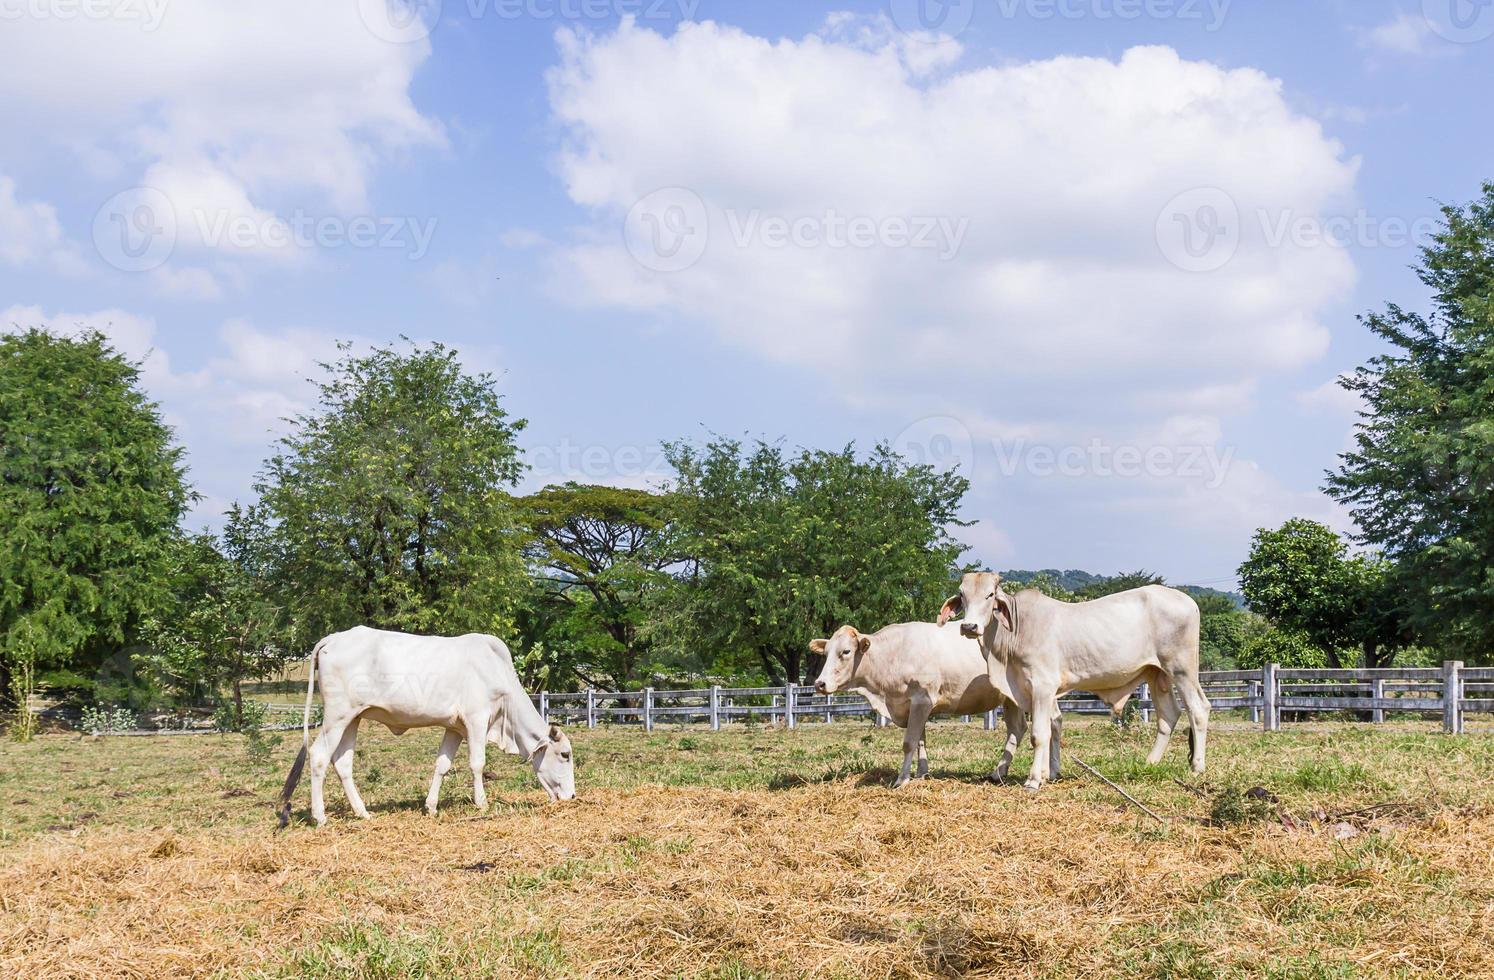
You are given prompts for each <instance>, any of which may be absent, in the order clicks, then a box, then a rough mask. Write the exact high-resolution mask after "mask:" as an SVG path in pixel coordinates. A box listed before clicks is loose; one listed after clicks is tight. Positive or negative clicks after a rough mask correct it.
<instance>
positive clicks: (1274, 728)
mask: <svg viewBox="0 0 1494 980" xmlns="http://www.w3.org/2000/svg"><path fill="white" fill-rule="evenodd" d="M1279 666H1280V664H1266V665H1265V666H1264V667H1262V668H1261V694H1262V696H1263V698H1264V701H1265V704H1264V706H1263V707H1264V710H1263V711H1262V712H1261V714H1263V715H1264V716H1265V720H1264V727H1265V729H1266V731H1268V732H1279V731H1281V705H1280V704H1278V703H1277V700H1276V698H1277V691H1276V670H1277V668H1278V667H1279Z"/></svg>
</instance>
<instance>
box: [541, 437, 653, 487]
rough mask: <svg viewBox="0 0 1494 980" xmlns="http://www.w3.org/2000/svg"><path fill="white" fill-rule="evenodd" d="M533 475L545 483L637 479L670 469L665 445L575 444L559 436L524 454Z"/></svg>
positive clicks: (641, 479) (644, 479) (651, 476)
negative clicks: (551, 442) (557, 440)
mask: <svg viewBox="0 0 1494 980" xmlns="http://www.w3.org/2000/svg"><path fill="white" fill-rule="evenodd" d="M524 459H525V462H527V463H528V464H529V475H530V477H531V478H532V479H537V480H540V481H542V482H544V483H554V482H557V481H563V480H581V481H586V482H591V483H604V482H609V481H622V482H639V481H647V480H651V479H662V478H664V477H665V476H667V475H668V474H669V473H671V472H673V470H672V469H671V468H670V466H669V461H668V459H666V458H665V455H664V447H663V446H661V445H658V444H655V445H651V446H603V445H597V444H591V445H585V446H582V445H577V444H576V443H573V442H571V441H570V440H569V439H562V440H560V441H559V442H558V443H556V444H554V445H545V446H536V447H533V448H532V449H529V450H528V451H526V452H525V454H524Z"/></svg>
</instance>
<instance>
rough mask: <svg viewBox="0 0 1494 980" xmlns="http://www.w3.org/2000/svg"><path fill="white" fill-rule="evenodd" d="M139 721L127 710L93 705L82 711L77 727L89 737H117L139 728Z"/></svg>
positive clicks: (133, 713)
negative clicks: (121, 733)
mask: <svg viewBox="0 0 1494 980" xmlns="http://www.w3.org/2000/svg"><path fill="white" fill-rule="evenodd" d="M139 724H140V722H139V719H138V718H136V717H135V712H133V711H131V710H130V709H129V708H120V707H115V706H107V707H106V706H104V705H94V706H92V707H88V708H84V709H83V718H82V720H80V721H79V723H78V727H79V728H81V729H83V731H85V732H87V733H88V734H90V735H118V734H119V733H120V732H131V731H134V730H135V729H136V728H137V727H139Z"/></svg>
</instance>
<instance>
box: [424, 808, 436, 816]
mask: <svg viewBox="0 0 1494 980" xmlns="http://www.w3.org/2000/svg"><path fill="white" fill-rule="evenodd" d="M425 815H426V816H428V817H434V816H435V815H436V808H435V807H433V806H428V807H426V808H425Z"/></svg>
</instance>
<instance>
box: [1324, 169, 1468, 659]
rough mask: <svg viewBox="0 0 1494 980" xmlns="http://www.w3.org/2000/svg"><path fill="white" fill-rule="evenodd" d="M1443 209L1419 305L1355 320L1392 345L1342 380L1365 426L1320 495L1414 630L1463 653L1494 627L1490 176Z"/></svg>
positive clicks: (1423, 267)
mask: <svg viewBox="0 0 1494 980" xmlns="http://www.w3.org/2000/svg"><path fill="white" fill-rule="evenodd" d="M1442 217H1443V226H1442V228H1441V230H1440V231H1439V232H1438V233H1437V234H1436V235H1434V236H1433V238H1432V240H1431V242H1430V243H1429V244H1428V245H1426V246H1425V247H1424V248H1423V249H1422V252H1421V264H1420V266H1419V268H1418V270H1417V274H1418V275H1419V277H1420V279H1421V281H1422V283H1424V284H1425V285H1426V286H1427V288H1428V289H1429V290H1430V291H1431V310H1430V313H1429V314H1427V315H1425V316H1423V315H1422V314H1419V313H1415V312H1412V311H1410V310H1405V309H1402V308H1401V307H1399V306H1397V305H1395V304H1389V305H1387V306H1386V308H1385V309H1384V310H1383V311H1382V312H1378V313H1370V314H1367V315H1365V316H1364V317H1361V322H1363V323H1364V325H1365V326H1366V327H1368V328H1369V330H1370V331H1371V332H1372V333H1374V334H1375V335H1376V336H1377V337H1379V338H1380V339H1382V340H1383V341H1385V342H1386V343H1387V344H1389V346H1390V347H1391V351H1390V352H1388V353H1385V354H1382V355H1380V356H1377V357H1374V358H1372V359H1371V360H1370V361H1369V363H1367V364H1365V365H1363V366H1362V367H1360V368H1359V369H1358V370H1357V371H1355V372H1354V373H1353V374H1352V375H1349V376H1348V377H1346V378H1345V379H1343V382H1342V384H1343V386H1344V387H1345V388H1347V389H1348V390H1349V391H1352V392H1354V393H1355V394H1356V395H1358V396H1359V397H1360V398H1361V399H1363V402H1364V411H1363V413H1362V414H1363V420H1362V421H1361V422H1360V424H1359V426H1358V428H1357V431H1356V434H1355V448H1354V450H1353V451H1351V452H1349V453H1347V454H1345V455H1344V457H1343V460H1342V465H1341V466H1340V467H1339V469H1338V470H1337V471H1336V472H1334V473H1331V474H1330V475H1329V477H1328V484H1327V490H1328V493H1329V494H1331V495H1332V496H1334V497H1335V498H1337V499H1338V500H1340V501H1342V502H1343V503H1345V504H1347V505H1348V506H1349V508H1350V511H1351V513H1352V514H1353V517H1354V520H1355V522H1356V523H1357V524H1358V526H1359V529H1360V532H1361V539H1362V541H1363V542H1364V543H1366V544H1371V545H1375V546H1378V547H1380V548H1383V549H1384V550H1385V552H1386V553H1387V555H1388V556H1389V557H1390V558H1391V559H1393V560H1395V561H1396V562H1398V563H1400V564H1401V565H1403V566H1404V567H1405V569H1406V571H1407V573H1408V574H1407V575H1406V576H1405V581H1406V583H1407V585H1408V587H1409V588H1411V589H1414V590H1415V598H1414V601H1409V602H1407V603H1406V607H1405V608H1406V615H1407V616H1408V618H1409V620H1410V622H1411V624H1412V625H1413V626H1414V627H1415V628H1416V629H1417V630H1418V631H1419V632H1422V633H1424V634H1427V635H1429V636H1431V637H1435V638H1436V640H1437V641H1438V642H1439V643H1440V644H1441V645H1442V646H1444V647H1445V648H1446V649H1448V650H1449V651H1451V652H1455V653H1461V654H1464V655H1467V656H1471V657H1473V656H1479V655H1487V654H1488V653H1489V650H1490V641H1489V637H1490V635H1491V634H1494V492H1491V491H1494V182H1487V183H1485V184H1484V185H1483V195H1482V197H1480V198H1479V199H1477V200H1475V201H1473V202H1472V203H1470V204H1468V205H1466V206H1463V207H1457V206H1444V207H1443V208H1442Z"/></svg>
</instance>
